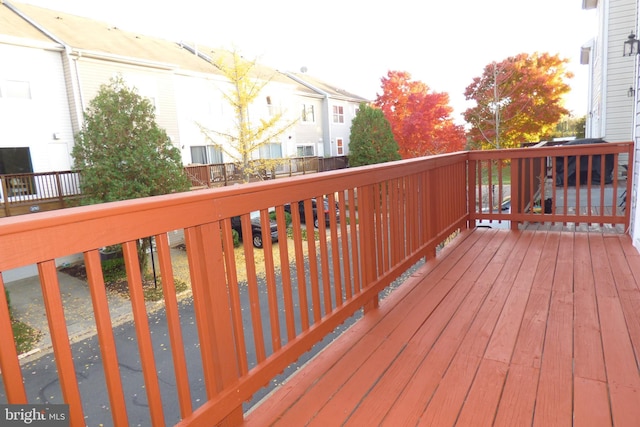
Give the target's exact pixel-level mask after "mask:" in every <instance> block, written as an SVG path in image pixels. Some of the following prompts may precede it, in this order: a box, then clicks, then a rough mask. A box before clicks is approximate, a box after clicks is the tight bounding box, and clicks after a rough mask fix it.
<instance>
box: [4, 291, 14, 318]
mask: <svg viewBox="0 0 640 427" xmlns="http://www.w3.org/2000/svg"><path fill="white" fill-rule="evenodd" d="M4 295H5V297H6V298H7V306H8V307H9V316H11V318H12V319H13V309H12V308H11V297H10V296H9V289H5V290H4Z"/></svg>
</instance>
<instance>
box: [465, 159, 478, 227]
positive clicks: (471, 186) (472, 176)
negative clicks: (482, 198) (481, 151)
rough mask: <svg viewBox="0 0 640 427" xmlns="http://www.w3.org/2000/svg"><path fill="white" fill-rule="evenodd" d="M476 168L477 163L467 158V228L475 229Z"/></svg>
mask: <svg viewBox="0 0 640 427" xmlns="http://www.w3.org/2000/svg"><path fill="white" fill-rule="evenodd" d="M477 168H478V161H477V160H472V159H471V158H469V159H468V160H467V182H468V184H467V196H468V197H467V200H469V206H468V212H467V214H468V218H469V220H468V221H467V228H475V226H476V224H475V222H476V221H475V214H476V203H477V201H476V185H477V184H476V169H477Z"/></svg>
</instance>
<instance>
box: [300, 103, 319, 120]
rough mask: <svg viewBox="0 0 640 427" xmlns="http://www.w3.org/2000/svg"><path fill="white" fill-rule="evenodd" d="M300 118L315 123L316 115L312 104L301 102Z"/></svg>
mask: <svg viewBox="0 0 640 427" xmlns="http://www.w3.org/2000/svg"><path fill="white" fill-rule="evenodd" d="M301 120H302V121H303V122H306V123H315V121H316V116H315V113H314V111H313V105H309V104H302V116H301Z"/></svg>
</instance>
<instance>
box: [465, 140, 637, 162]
mask: <svg viewBox="0 0 640 427" xmlns="http://www.w3.org/2000/svg"><path fill="white" fill-rule="evenodd" d="M630 146H633V142H632V141H628V142H606V143H602V144H582V145H578V144H576V145H554V146H551V147H529V148H509V149H501V150H473V151H469V152H468V153H469V158H470V159H471V160H495V159H507V158H511V159H522V158H529V157H544V156H573V155H577V154H579V155H589V154H613V153H624V152H627V151H629V147H630Z"/></svg>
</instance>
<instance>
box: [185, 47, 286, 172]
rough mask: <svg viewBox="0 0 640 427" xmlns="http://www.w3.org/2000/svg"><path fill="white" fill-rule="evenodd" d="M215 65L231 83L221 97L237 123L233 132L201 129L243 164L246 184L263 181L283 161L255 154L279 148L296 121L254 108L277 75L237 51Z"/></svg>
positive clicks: (214, 142)
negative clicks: (256, 179)
mask: <svg viewBox="0 0 640 427" xmlns="http://www.w3.org/2000/svg"><path fill="white" fill-rule="evenodd" d="M213 65H214V66H215V67H216V68H218V69H219V70H220V71H221V72H222V74H223V75H224V76H225V77H226V78H227V79H228V80H229V82H230V88H229V89H228V90H226V91H224V90H223V92H222V96H223V98H224V99H225V100H226V101H227V102H228V103H229V105H231V107H232V109H233V113H234V121H233V125H232V126H231V128H230V129H208V128H206V127H205V126H203V125H202V124H198V126H199V127H200V130H201V132H202V133H203V134H204V135H205V137H206V138H207V140H208V141H209V142H210V143H211V144H213V145H215V146H217V147H218V148H220V149H221V150H222V151H223V152H224V154H225V155H226V157H228V158H230V159H232V160H233V161H234V162H235V163H238V164H240V167H241V168H242V175H243V180H244V182H249V179H250V177H251V176H259V177H262V173H261V172H262V171H264V170H269V169H272V168H274V167H275V166H276V165H277V164H278V162H279V161H282V159H265V158H257V157H256V156H255V155H254V153H255V152H256V151H258V150H260V148H262V147H265V146H267V145H268V144H278V143H279V142H280V138H281V137H282V135H283V134H284V133H285V132H286V131H287V130H288V129H289V128H291V127H292V126H293V125H294V124H295V123H296V122H297V120H292V121H285V120H284V114H285V112H284V111H282V110H280V109H277V108H274V109H273V110H272V111H270V112H269V114H266V115H265V114H260V112H259V111H256V110H252V108H251V107H252V104H254V101H255V100H256V99H257V98H258V97H259V96H260V94H261V93H262V92H263V89H264V88H265V86H267V85H268V84H269V83H270V82H271V80H272V79H273V77H274V75H275V71H271V70H268V69H266V68H265V67H260V66H258V65H257V63H256V60H252V61H249V60H246V59H244V58H243V57H242V56H241V55H240V53H239V52H238V51H235V50H234V51H232V52H228V53H222V54H220V55H219V57H218V59H217V60H216V61H214V64H213ZM251 113H254V114H251Z"/></svg>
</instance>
